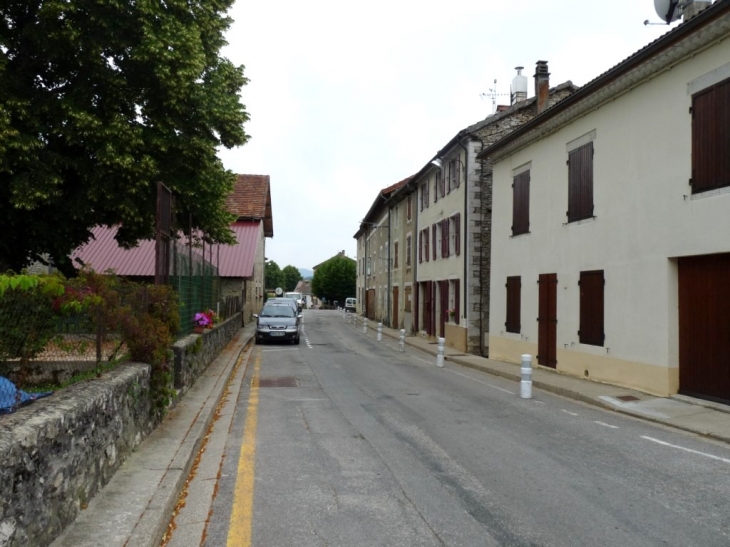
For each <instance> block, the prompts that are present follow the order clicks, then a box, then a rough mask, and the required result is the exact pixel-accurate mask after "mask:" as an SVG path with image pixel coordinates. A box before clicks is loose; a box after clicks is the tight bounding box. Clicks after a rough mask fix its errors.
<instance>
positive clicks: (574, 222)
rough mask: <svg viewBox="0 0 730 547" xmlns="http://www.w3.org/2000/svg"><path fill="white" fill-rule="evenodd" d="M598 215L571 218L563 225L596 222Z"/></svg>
mask: <svg viewBox="0 0 730 547" xmlns="http://www.w3.org/2000/svg"><path fill="white" fill-rule="evenodd" d="M597 218H598V217H596V216H592V217H588V218H581V219H578V220H571V221H570V222H565V223H564V224H563V226H580V225H581V224H590V223H591V222H594V221H595V220H596V219H597Z"/></svg>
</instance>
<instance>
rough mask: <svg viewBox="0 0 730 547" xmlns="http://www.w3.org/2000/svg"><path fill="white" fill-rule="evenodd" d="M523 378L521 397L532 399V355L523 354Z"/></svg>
mask: <svg viewBox="0 0 730 547" xmlns="http://www.w3.org/2000/svg"><path fill="white" fill-rule="evenodd" d="M521 372H522V380H521V381H520V397H521V398H523V399H532V355H530V354H529V353H526V354H524V355H523V356H522V369H521Z"/></svg>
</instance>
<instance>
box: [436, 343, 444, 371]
mask: <svg viewBox="0 0 730 547" xmlns="http://www.w3.org/2000/svg"><path fill="white" fill-rule="evenodd" d="M445 343H446V339H445V338H439V341H438V346H437V347H436V366H437V367H442V366H444V344H445Z"/></svg>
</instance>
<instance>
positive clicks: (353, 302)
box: [345, 298, 357, 313]
mask: <svg viewBox="0 0 730 547" xmlns="http://www.w3.org/2000/svg"><path fill="white" fill-rule="evenodd" d="M356 310H357V298H345V311H349V312H352V313H355V311H356Z"/></svg>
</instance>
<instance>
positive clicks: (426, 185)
mask: <svg viewBox="0 0 730 547" xmlns="http://www.w3.org/2000/svg"><path fill="white" fill-rule="evenodd" d="M423 189H424V190H426V197H425V199H424V200H423V206H424V207H425V208H426V209H428V207H429V185H428V183H426V184H424V185H423Z"/></svg>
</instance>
